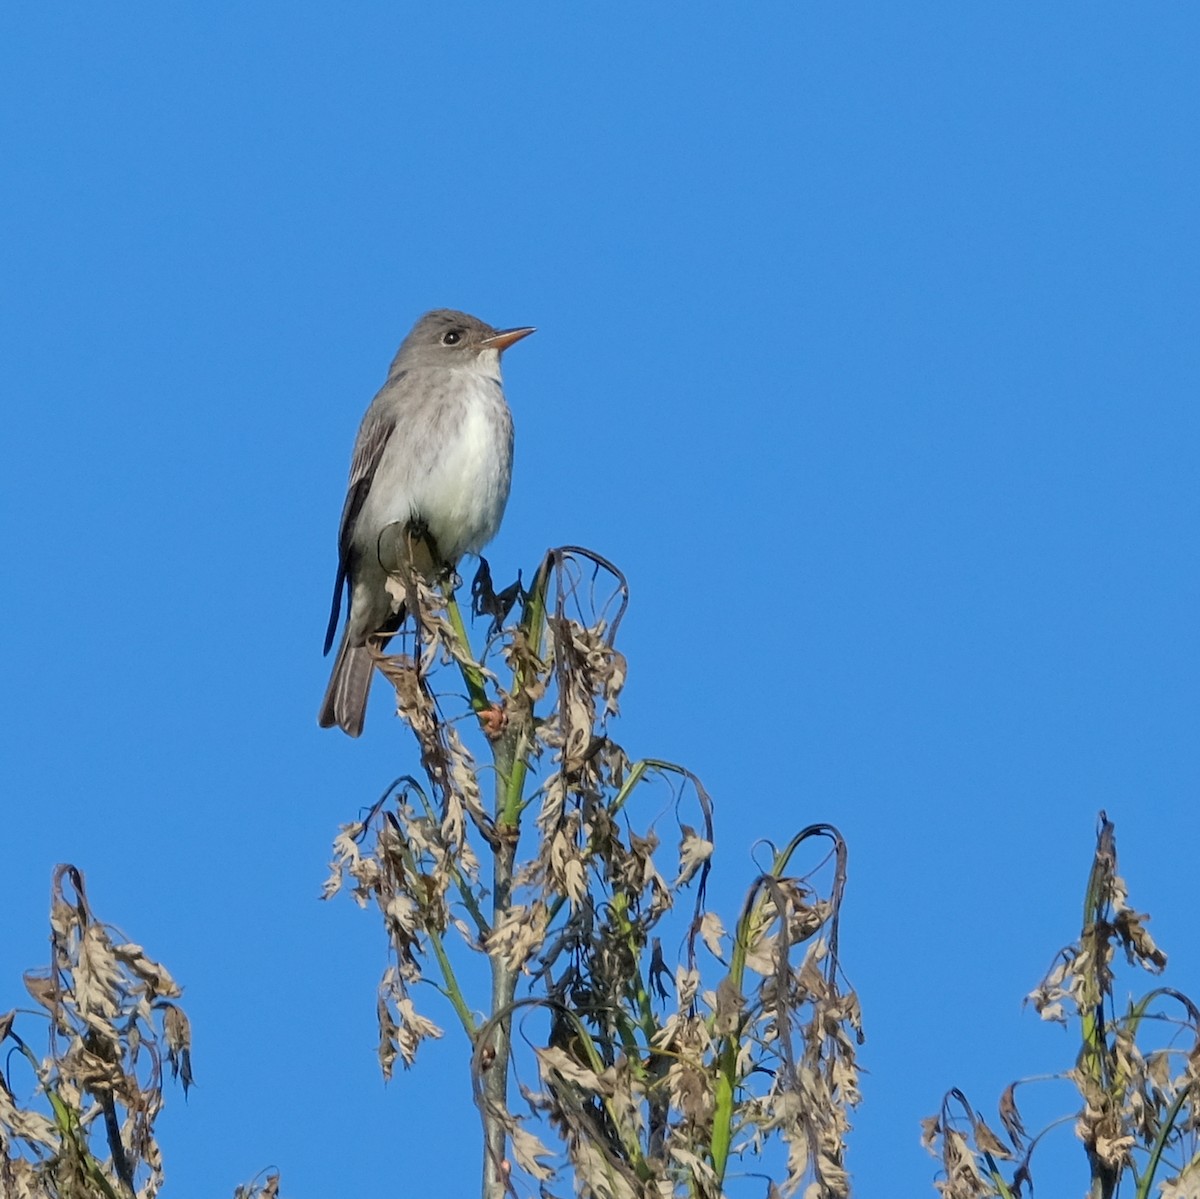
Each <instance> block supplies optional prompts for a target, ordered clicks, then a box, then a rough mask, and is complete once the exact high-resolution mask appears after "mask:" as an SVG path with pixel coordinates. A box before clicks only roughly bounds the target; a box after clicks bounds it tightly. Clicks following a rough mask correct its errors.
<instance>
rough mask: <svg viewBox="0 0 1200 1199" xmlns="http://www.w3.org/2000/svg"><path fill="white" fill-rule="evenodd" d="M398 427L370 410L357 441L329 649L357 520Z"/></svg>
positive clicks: (327, 638)
mask: <svg viewBox="0 0 1200 1199" xmlns="http://www.w3.org/2000/svg"><path fill="white" fill-rule="evenodd" d="M395 428H396V420H395V416H394V415H393V414H386V415H385V414H384V413H383V412H376V413H371V412H368V413H367V416H366V419H365V420H364V421H363V426H362V428H361V429H360V430H359V434H358V440H357V441H356V442H355V443H354V458H353V459H352V461H351V463H350V482H349V484H348V485H347V488H346V503H345V504H344V505H343V506H342V524H341V528H340V529H339V530H338V569H337V581H336V582H335V583H334V585H333V605H332V610H331V611H330V613H329V625H328V627H327V628H326V630H325V652H326V653H329V647H330V646H331V645H333V638H334V636H335V634H336V633H337V626H338V618H339V617H340V616H341V612H342V588H343V586H344V585H345V583H346V576H347V574H348V573H349V570H350V546H351V543H352V542H353V540H354V522H355V521H356V520H357V519H358V514H359V513H360V512H361V511H362V506H363V504H364V503H366V499H367V494H368V492H370V490H371V484H372V483H373V482H374V481H375V470H376V468H377V467H378V466H379V459H380V458H381V457H383V451H384V447H385V446H386V445H387V443H388V439H389V438H390V437H391V435H392V433H393V432H394V430H395Z"/></svg>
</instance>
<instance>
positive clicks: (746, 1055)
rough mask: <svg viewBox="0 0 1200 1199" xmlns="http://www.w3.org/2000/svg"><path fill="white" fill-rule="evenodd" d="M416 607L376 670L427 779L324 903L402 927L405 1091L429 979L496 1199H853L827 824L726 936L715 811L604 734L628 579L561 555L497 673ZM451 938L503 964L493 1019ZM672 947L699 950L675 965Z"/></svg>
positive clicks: (405, 786)
mask: <svg viewBox="0 0 1200 1199" xmlns="http://www.w3.org/2000/svg"><path fill="white" fill-rule="evenodd" d="M415 591H416V594H415V596H414V589H413V588H412V587H408V588H406V590H405V597H406V601H408V602H410V603H411V602H412V600H413V599H414V598H415V599H416V600H417V607H418V611H419V621H418V622H417V624H418V628H419V636H418V639H417V642H416V645H415V648H414V649H413V651H412V653H411V654H410V655H409V656H396V657H391V658H388V659H385V660H383V662H382V668H383V670H384V672H385V673H386V674H387V675H388V677H389V678H390V679H391V681H392V683H393V685H394V686H395V689H396V696H397V707H398V710H399V714H400V716H401V718H402V719H403V720H404V721H405V723H406V724H407V725H408V726H409V728H410V729H411V731H412V732H413V734H414V736H415V739H416V743H417V748H418V752H419V755H420V763H421V778H420V779H419V780H418V778H416V777H413V776H408V777H405V778H403V779H400V780H398V781H397V783H396V784H393V786H392V787H391V788H389V790H388V792H387V793H386V794H385V795H384V796H383V798H382V799H380V801H379V802H378V803H377V804H375V806H374V807H373V808H372V809H371V810H370V811H369V812H368V813H367V814H366V816H365V817H364V818H363V819H361V820H358V821H355V822H354V823H352V824H350V825H346V826H344V827H343V829H342V830H341V832H340V833H339V835H338V837H337V839H336V841H335V843H334V853H335V858H334V862H333V868H332V873H331V876H330V879H329V881H328V883H327V884H326V895H327V896H329V895H332V894H334V893H335V892H337V891H338V890H339V889H340V888H341V887H342V885H343V884H344V883H347V882H348V884H349V886H350V888H351V890H352V893H353V895H354V898H355V899H356V900H357V901H358V903H359V904H360V905H362V906H367V905H368V904H372V903H373V904H374V906H375V907H376V908H377V909H378V911H379V912H380V913H381V915H382V916H383V919H384V924H385V927H386V929H387V932H388V936H389V940H390V944H391V951H392V952H391V960H390V961H389V963H388V965H387V968H386V969H385V971H384V975H383V978H382V981H381V985H380V993H379V999H378V1012H379V1021H380V1051H379V1056H380V1063H381V1066H382V1069H383V1071H384V1073H385V1075H390V1074H391V1071H392V1068H393V1065H394V1062H395V1060H396V1058H397V1057H399V1058H400V1060H401V1061H402V1062H403V1063H404V1065H405V1066H410V1065H412V1063H413V1061H414V1059H415V1056H416V1053H417V1051H418V1049H419V1047H420V1044H421V1042H422V1041H423V1040H424V1039H425V1038H427V1037H430V1036H439V1035H441V1029H440V1028H439V1027H438V1025H436V1024H435V1023H433V1021H432V1020H430V1019H429V1018H428V1017H427V1016H424V1015H423V1014H421V1013H420V1012H419V1011H418V1010H417V1006H416V1004H415V1002H414V995H415V993H416V991H415V988H416V984H417V983H419V982H421V981H424V980H426V979H429V980H431V981H433V982H434V983H435V984H436V985H437V986H438V987H439V988H440V989H441V990H443V991H444V992H445V993H446V994H447V995H448V996H449V998H450V1000H451V1004H452V1006H453V1008H454V1011H455V1013H456V1014H457V1016H458V1019H459V1020H460V1022H461V1023H462V1025H463V1027H464V1028H465V1030H466V1031H467V1033H468V1035H469V1037H470V1038H471V1041H472V1045H473V1056H472V1062H473V1072H474V1078H475V1095H476V1101H477V1103H478V1105H479V1107H480V1110H481V1113H482V1116H483V1121H484V1130H485V1135H484V1143H485V1146H486V1148H485V1155H486V1159H487V1160H486V1161H485V1179H486V1178H490V1180H491V1181H490V1183H489V1184H487V1185H486V1193H487V1194H488V1195H490V1196H499V1195H503V1194H505V1193H517V1192H518V1190H521V1189H523V1190H525V1191H533V1190H537V1191H538V1192H539V1193H540V1194H542V1195H546V1196H549V1195H551V1193H552V1192H551V1188H552V1187H553V1186H554V1185H555V1180H556V1179H558V1178H560V1177H562V1175H563V1173H564V1170H565V1171H566V1172H568V1173H569V1174H570V1175H572V1176H573V1179H574V1187H575V1190H576V1192H577V1193H578V1194H580V1195H582V1196H585V1197H587V1196H595V1197H597V1199H609V1197H612V1199H618V1197H625V1196H636V1197H638V1199H641V1197H643V1196H644V1197H651V1196H654V1197H665V1196H674V1195H697V1196H718V1195H721V1194H723V1186H724V1180H725V1178H726V1176H727V1173H728V1172H729V1171H730V1170H731V1164H732V1163H733V1162H734V1161H735V1160H737V1159H740V1158H743V1157H744V1158H756V1159H758V1160H759V1167H758V1168H759V1169H764V1170H774V1171H775V1172H776V1173H777V1174H778V1176H779V1182H778V1186H779V1188H780V1192H781V1193H791V1192H792V1191H794V1190H796V1189H797V1188H798V1187H799V1186H800V1185H801V1184H802V1183H804V1182H805V1181H807V1182H808V1183H809V1189H808V1190H807V1191H806V1192H805V1194H806V1196H809V1197H810V1199H818V1197H830V1199H832V1197H835V1196H837V1197H840V1196H845V1195H847V1194H848V1193H849V1186H848V1178H847V1174H846V1169H845V1162H844V1156H845V1136H846V1132H847V1130H848V1127H849V1121H848V1117H847V1111H848V1108H849V1107H851V1106H852V1105H853V1104H855V1103H856V1102H857V1100H858V1082H857V1072H856V1066H855V1058H854V1051H855V1045H856V1044H857V1043H858V1041H859V1040H860V1032H859V1026H860V1018H859V1011H858V1005H857V1001H856V999H855V997H854V995H853V993H852V992H846V991H843V990H842V989H841V988H840V975H839V970H838V957H837V922H838V912H839V907H840V902H841V894H842V888H843V886H844V882H845V846H844V844H843V842H842V841H841V838H840V837H839V836H838V834H837V833H836V830H833V829H831V828H829V827H827V826H814V827H813V828H810V829H807V830H805V831H804V833H802V834H800V835H798V836H797V837H796V838H795V839H794V840H793V842H792V843H791V844H790V845H789V846H787V847H786V848H785V849H784V850H783V851H780V852H779V853H778V854H776V855H775V857H774V861H773V862H772V864H771V866H770V868H769V869H768V870H766V871H764V873H763V875H762V876H761V877H760V878H759V879H758V880H757V882H756V883H755V884H754V886H753V887H752V889H751V892H750V895H749V897H748V899H747V901H746V904H745V906H744V908H743V911H742V913H741V915H740V917H739V919H738V921H737V923H736V925H735V926H734V928H733V929H732V931H728V932H727V931H726V928H725V926H724V924H723V923H722V921H721V919H720V918H719V916H718V915H717V914H716V913H715V912H712V911H710V910H708V908H707V906H706V902H705V900H706V884H707V881H708V877H709V872H710V870H711V866H712V861H711V859H712V854H713V847H714V832H713V827H714V825H713V809H712V803H711V800H710V799H709V797H708V795H707V793H706V792H705V791H704V788H703V787H702V786H701V784H700V783H699V781H698V780H697V779H696V778H695V776H694V775H692V774H691V773H690V772H688V771H686V770H684V769H682V768H680V767H677V766H674V765H672V764H670V763H666V762H662V761H657V760H653V759H645V760H641V761H632V760H631V759H630V758H629V756H628V755H627V754H626V752H625V750H624V749H623V748H622V747H621V746H620V745H619V744H618V743H617V742H616V741H615V740H614V739H613V737H612V736H611V734H610V731H609V724H610V722H611V720H612V718H613V717H615V716H616V715H617V713H618V701H619V697H620V693H621V688H622V686H623V684H624V681H625V672H626V663H625V659H624V657H623V656H622V655H621V653H620V652H619V651H618V650H617V649H616V646H615V636H616V633H617V629H618V627H619V624H620V620H621V616H622V615H623V612H624V608H625V604H626V601H627V593H626V589H625V584H624V580H623V579H622V578H621V577H620V575H619V573H618V572H617V571H616V570H615V568H613V567H611V565H610V564H608V563H606V562H604V561H603V559H600V558H598V557H597V556H596V555H594V554H591V553H589V552H587V551H583V550H579V549H576V548H567V549H564V550H559V551H554V552H552V553H551V554H549V555H548V556H547V558H546V560H545V562H544V563H543V564H542V566H541V568H540V569H539V571H538V573H537V576H536V578H535V581H534V583H533V586H532V587H531V588H530V590H529V592H528V593H527V594H526V595H525V596H524V599H523V602H522V603H521V605H520V607H519V609H518V618H517V619H516V621H515V623H512V624H510V625H509V626H508V627H505V628H504V629H503V630H496V629H495V628H493V635H492V637H491V638H490V640H489V645H488V648H487V652H486V653H485V654H484V655H483V660H482V661H476V660H475V658H474V657H473V655H472V654H471V651H470V649H469V647H468V646H467V645H465V644H464V643H463V641H462V640H461V638H460V637H459V636H458V635H457V634H456V631H455V629H456V625H455V621H454V619H453V618H452V615H451V613H450V611H449V610H448V609H447V606H446V605H447V601H446V600H445V599H443V598H442V596H441V595H440V593H438V592H437V591H435V590H432V589H430V588H428V587H426V586H424V585H423V584H422V583H420V581H419V580H418V581H417V583H416V588H415ZM448 664H454V665H456V666H457V668H458V669H459V670H460V671H461V673H462V676H463V678H464V680H465V681H466V683H467V689H468V697H467V701H468V703H469V705H470V709H471V710H472V711H473V712H474V713H475V715H476V716H477V717H478V724H479V725H481V726H482V729H481V731H480V733H479V735H478V736H475V735H471V736H468V733H469V725H468V726H463V725H462V724H461V721H460V717H461V715H462V710H461V708H462V703H461V700H458V701H455V703H454V706H453V707H451V703H450V701H449V700H448V698H447V697H446V696H444V695H441V694H439V693H438V692H437V691H435V689H434V684H435V682H436V681H437V680H438V679H440V678H441V677H443V676H442V675H441V674H440V673H439V668H441V667H444V666H446V665H448ZM447 708H450V711H449V713H447V710H446V709H447ZM497 712H501V713H502V714H503V717H502V718H501V719H498V718H497V716H496V713H497ZM468 740H471V741H472V744H473V747H474V748H472V746H469V745H468V744H467V742H468ZM485 785H489V786H490V789H491V790H492V791H493V800H492V803H491V805H490V807H489V808H485V806H484V802H483V798H482V795H483V790H484V786H485ZM664 787H665V788H666V790H665V792H664ZM647 813H649V815H647ZM664 816H665V817H667V818H668V819H670V820H671V822H672V823H673V824H674V826H675V833H674V834H673V835H672V836H671V837H668V838H663V837H661V836H660V830H659V829H658V828H657V827H656V823H655V822H656V820H658V821H661V820H662V819H663V817H664ZM664 840H665V841H666V842H667V844H666V845H664ZM821 840H826V841H827V842H828V843H830V844H831V845H832V846H833V852H832V854H831V855H829V859H828V860H829V863H830V864H829V865H828V866H827V868H826V870H825V871H824V874H822V875H821V877H825V876H826V875H828V874H832V876H833V878H832V882H829V883H828V884H827V885H826V886H825V887H824V889H823V890H822V889H821V888H820V887H818V886H817V884H816V882H815V881H814V880H813V879H811V878H802V877H797V876H796V875H795V874H794V872H793V870H792V868H791V860H792V858H793V856H794V855H795V853H796V852H797V850H799V849H800V848H801V846H803V847H805V849H807V848H809V847H810V846H812V845H814V844H817V843H819V842H820V841H821ZM672 843H673V845H672ZM481 861H484V862H487V863H488V866H489V869H488V870H486V871H485V870H484V869H483V867H482V866H481ZM485 875H486V877H485ZM451 934H453V936H454V937H455V938H457V940H458V941H459V942H460V946H461V948H463V949H465V950H467V951H474V952H476V953H479V954H483V955H487V960H488V963H489V967H490V972H491V976H492V985H491V992H490V994H489V995H488V996H487V997H486V998H480V997H475V998H474V999H470V998H468V996H467V995H466V993H465V991H464V990H463V988H462V986H461V984H460V981H459V978H458V976H457V974H456V973H455V966H454V961H453V960H452V954H451V949H450V943H449V941H448V937H449V936H450V935H451ZM664 944H676V945H679V946H680V947H681V953H680V960H679V961H678V962H676V963H668V961H667V958H666V955H665V953H664V950H663V948H662V946H663V945H664ZM478 1013H486V1015H484V1016H480V1015H479V1014H478ZM514 1044H515V1046H516V1049H515V1051H514V1048H513V1046H514ZM526 1074H529V1075H530V1080H528V1081H525V1080H524V1078H523V1076H524V1075H526ZM510 1078H511V1079H515V1082H516V1088H517V1094H519V1095H520V1097H521V1100H522V1104H521V1109H520V1111H518V1110H517V1108H516V1107H515V1106H514V1105H513V1104H512V1103H511V1102H510V1099H509V1095H510V1087H509V1080H510ZM551 1131H553V1132H554V1133H555V1134H557V1143H558V1144H557V1148H551V1144H550V1143H548V1142H551V1141H553V1140H554V1138H552V1137H550V1136H549V1133H550V1132H551ZM489 1170H490V1174H489Z"/></svg>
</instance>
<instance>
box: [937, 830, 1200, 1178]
mask: <svg viewBox="0 0 1200 1199" xmlns="http://www.w3.org/2000/svg"><path fill="white" fill-rule="evenodd" d="M1084 912H1085V920H1084V925H1083V928H1082V930H1081V932H1080V936H1079V940H1078V941H1076V942H1075V943H1074V944H1073V945H1069V946H1067V947H1066V948H1065V949H1063V950H1061V951H1060V952H1059V953H1058V954H1057V955H1056V957H1055V960H1054V963H1053V965H1052V966H1051V968H1050V970H1049V972H1048V973H1047V975H1046V977H1045V978H1044V979H1043V980H1042V982H1041V983H1040V984H1039V985H1038V986H1037V988H1036V989H1035V990H1034V991H1033V993H1032V994H1031V995H1030V996H1029V1000H1030V1002H1031V1003H1032V1004H1033V1006H1034V1007H1035V1008H1036V1009H1037V1011H1038V1013H1039V1014H1040V1015H1041V1017H1042V1019H1043V1020H1051V1021H1055V1022H1058V1023H1061V1024H1064V1025H1075V1026H1077V1027H1078V1029H1079V1032H1080V1051H1079V1056H1078V1058H1077V1060H1076V1063H1075V1066H1074V1067H1073V1068H1072V1069H1070V1070H1068V1071H1065V1072H1064V1073H1062V1074H1061V1075H1059V1076H1058V1077H1061V1078H1065V1079H1067V1080H1069V1081H1070V1082H1072V1083H1073V1084H1074V1086H1075V1088H1076V1089H1077V1091H1078V1092H1079V1095H1080V1098H1081V1101H1082V1103H1081V1107H1080V1108H1079V1110H1078V1111H1077V1112H1076V1113H1075V1116H1074V1126H1075V1132H1076V1135H1077V1136H1078V1137H1079V1139H1080V1140H1081V1141H1082V1142H1083V1147H1084V1152H1085V1155H1086V1159H1087V1162H1088V1168H1089V1174H1090V1179H1091V1188H1090V1190H1089V1192H1088V1193H1089V1195H1090V1196H1093V1197H1095V1199H1106V1197H1108V1196H1111V1195H1113V1194H1115V1193H1116V1191H1117V1187H1118V1184H1119V1183H1120V1182H1121V1180H1122V1179H1123V1178H1124V1177H1126V1176H1130V1177H1131V1179H1132V1185H1133V1188H1134V1190H1133V1193H1134V1195H1135V1196H1137V1199H1143V1197H1145V1196H1149V1195H1150V1194H1151V1193H1155V1194H1157V1195H1159V1196H1161V1197H1162V1199H1185V1197H1188V1199H1196V1197H1198V1196H1200V1141H1198V1139H1197V1132H1198V1128H1200V1105H1198V1103H1197V1098H1198V1097H1200V1087H1198V1085H1197V1084H1198V1082H1200V1010H1198V1009H1197V1007H1196V1005H1195V1004H1193V1003H1192V1001H1191V1000H1190V999H1188V998H1187V996H1185V995H1182V994H1180V993H1179V992H1178V991H1175V990H1172V989H1171V988H1168V987H1156V988H1154V989H1153V990H1151V991H1150V992H1148V993H1147V994H1146V995H1144V996H1142V997H1141V998H1140V999H1137V1000H1129V1001H1128V1002H1127V1004H1126V1006H1125V1007H1124V1010H1121V1011H1118V1009H1117V1005H1116V1002H1115V998H1114V990H1115V984H1116V971H1115V968H1114V962H1115V960H1116V956H1117V952H1118V950H1119V951H1120V952H1121V953H1123V955H1124V957H1125V960H1126V962H1127V963H1128V964H1129V965H1132V966H1137V967H1140V968H1142V969H1144V970H1146V971H1148V972H1150V973H1152V974H1158V973H1161V971H1162V970H1163V969H1164V968H1165V966H1166V961H1167V959H1166V955H1165V954H1164V953H1163V952H1162V951H1161V950H1160V949H1159V948H1158V946H1157V945H1155V943H1154V940H1153V938H1152V937H1151V936H1150V934H1149V932H1148V931H1147V929H1146V921H1147V919H1148V917H1147V916H1145V915H1143V914H1140V913H1138V912H1137V911H1135V910H1134V909H1133V908H1132V907H1131V906H1130V905H1129V899H1128V891H1127V888H1126V886H1125V882H1124V880H1123V879H1122V878H1121V877H1120V875H1118V873H1117V848H1116V838H1115V830H1114V826H1113V825H1112V823H1111V822H1110V821H1109V820H1108V819H1107V818H1106V817H1105V816H1104V814H1103V813H1101V815H1100V827H1099V833H1098V836H1097V844H1096V853H1095V857H1094V859H1093V862H1092V869H1091V874H1090V876H1089V879H1088V888H1087V895H1086V899H1085V905H1084ZM1164 1029H1165V1030H1167V1032H1168V1033H1169V1036H1168V1037H1166V1038H1165V1044H1164V1043H1158V1044H1155V1045H1154V1046H1153V1047H1147V1046H1146V1045H1145V1043H1144V1042H1145V1040H1146V1037H1147V1035H1148V1033H1150V1032H1156V1031H1159V1030H1164ZM1019 1085H1021V1084H1019V1083H1013V1084H1011V1085H1010V1086H1009V1087H1008V1088H1007V1090H1006V1091H1005V1092H1004V1095H1003V1096H1002V1098H1001V1101H1000V1107H999V1121H998V1123H999V1126H1000V1127H1001V1128H1003V1130H1004V1135H1003V1136H1001V1135H1000V1134H999V1133H998V1132H997V1131H996V1130H995V1129H994V1128H992V1127H991V1126H989V1125H988V1124H986V1123H985V1122H984V1120H983V1118H982V1116H981V1115H980V1114H979V1112H977V1111H975V1110H974V1109H973V1108H972V1107H971V1105H970V1103H969V1102H968V1101H967V1098H966V1096H965V1095H963V1094H962V1092H961V1091H957V1090H954V1091H951V1092H949V1094H948V1095H947V1096H946V1098H945V1100H944V1101H943V1103H942V1109H941V1111H940V1113H939V1114H938V1115H937V1116H932V1117H930V1118H929V1119H928V1120H926V1121H925V1122H924V1136H923V1141H924V1144H925V1145H926V1147H927V1148H928V1149H929V1150H930V1152H931V1153H933V1154H934V1156H935V1157H938V1158H939V1159H940V1161H941V1164H942V1174H941V1178H940V1179H939V1180H938V1181H937V1183H936V1186H937V1189H938V1190H939V1191H941V1193H942V1194H943V1195H944V1196H945V1197H946V1199H976V1197H977V1196H1002V1197H1003V1199H1010V1197H1012V1199H1016V1197H1018V1196H1020V1195H1022V1194H1023V1192H1024V1189H1025V1188H1026V1187H1028V1188H1029V1189H1031V1190H1032V1185H1033V1183H1032V1173H1031V1164H1032V1154H1033V1151H1034V1148H1035V1147H1036V1146H1037V1144H1038V1142H1039V1140H1040V1135H1039V1136H1037V1137H1033V1138H1030V1136H1029V1135H1028V1133H1027V1132H1026V1130H1025V1125H1024V1122H1023V1121H1022V1118H1021V1114H1020V1112H1019V1110H1018V1108H1017V1103H1016V1098H1015V1095H1016V1089H1017V1087H1018V1086H1019ZM1002 1162H1011V1163H1015V1164H1014V1165H1013V1166H1012V1167H1011V1172H1010V1173H1007V1174H1006V1173H1005V1171H1004V1169H1003V1168H1002V1165H1001V1163H1002ZM1152 1188H1155V1189H1154V1190H1153V1191H1152Z"/></svg>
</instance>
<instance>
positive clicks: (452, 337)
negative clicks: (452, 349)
mask: <svg viewBox="0 0 1200 1199" xmlns="http://www.w3.org/2000/svg"><path fill="white" fill-rule="evenodd" d="M460 341H462V330H461V329H451V330H450V332H449V333H443V334H442V345H444V346H456V345H458V343H459V342H460Z"/></svg>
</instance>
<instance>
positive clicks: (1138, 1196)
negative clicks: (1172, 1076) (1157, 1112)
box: [1134, 1083, 1192, 1199]
mask: <svg viewBox="0 0 1200 1199" xmlns="http://www.w3.org/2000/svg"><path fill="white" fill-rule="evenodd" d="M1191 1089H1192V1084H1191V1083H1185V1084H1184V1085H1183V1086H1182V1087H1180V1088H1179V1094H1178V1095H1176V1096H1175V1100H1174V1102H1173V1103H1172V1104H1171V1106H1170V1107H1169V1108H1168V1109H1167V1113H1166V1115H1165V1116H1164V1117H1163V1121H1162V1124H1161V1125H1160V1126H1159V1129H1158V1136H1156V1137H1155V1138H1154V1145H1153V1147H1152V1148H1151V1150H1150V1160H1149V1161H1148V1162H1147V1163H1146V1169H1145V1170H1144V1171H1143V1172H1142V1177H1141V1178H1140V1179H1139V1180H1138V1186H1137V1191H1136V1192H1135V1193H1134V1199H1149V1196H1150V1187H1151V1186H1152V1185H1153V1183H1154V1174H1155V1171H1157V1169H1158V1163H1159V1162H1160V1161H1161V1160H1162V1155H1163V1152H1164V1151H1165V1150H1166V1147H1167V1138H1168V1137H1169V1136H1170V1135H1171V1132H1172V1130H1173V1129H1174V1127H1175V1121H1176V1120H1177V1119H1178V1117H1179V1113H1180V1111H1182V1109H1183V1105H1184V1103H1185V1102H1186V1101H1187V1098H1188V1095H1189V1094H1190V1093H1191Z"/></svg>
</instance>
